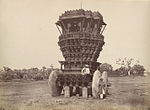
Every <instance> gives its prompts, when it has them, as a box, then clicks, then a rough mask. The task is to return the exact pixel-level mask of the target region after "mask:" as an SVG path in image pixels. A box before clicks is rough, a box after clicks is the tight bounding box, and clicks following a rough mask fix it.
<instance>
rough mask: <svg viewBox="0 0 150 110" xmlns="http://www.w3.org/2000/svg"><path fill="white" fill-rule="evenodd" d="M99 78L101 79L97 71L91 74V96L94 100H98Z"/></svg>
mask: <svg viewBox="0 0 150 110" xmlns="http://www.w3.org/2000/svg"><path fill="white" fill-rule="evenodd" d="M100 78H101V72H100V71H99V70H96V71H95V72H94V74H93V80H92V95H93V97H94V98H98V92H99V80H100Z"/></svg>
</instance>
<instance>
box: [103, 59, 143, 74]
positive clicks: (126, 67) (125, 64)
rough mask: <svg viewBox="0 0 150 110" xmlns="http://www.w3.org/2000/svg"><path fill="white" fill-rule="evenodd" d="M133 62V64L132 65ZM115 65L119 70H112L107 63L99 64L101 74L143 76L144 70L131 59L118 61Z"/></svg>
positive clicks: (137, 62)
mask: <svg viewBox="0 0 150 110" xmlns="http://www.w3.org/2000/svg"><path fill="white" fill-rule="evenodd" d="M133 62H134V64H133ZM116 64H117V65H118V66H119V68H117V69H115V70H113V67H112V65H110V64H108V63H103V64H101V68H100V69H101V72H102V71H104V70H105V71H107V72H108V75H109V76H144V73H145V68H144V66H143V65H140V64H139V61H135V60H134V59H132V58H126V57H125V58H124V59H118V60H117V61H116Z"/></svg>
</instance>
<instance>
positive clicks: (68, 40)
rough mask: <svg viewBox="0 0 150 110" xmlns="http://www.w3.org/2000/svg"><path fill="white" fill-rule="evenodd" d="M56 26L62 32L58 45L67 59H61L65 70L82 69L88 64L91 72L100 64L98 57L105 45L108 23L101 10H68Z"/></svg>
mask: <svg viewBox="0 0 150 110" xmlns="http://www.w3.org/2000/svg"><path fill="white" fill-rule="evenodd" d="M56 26H57V28H58V30H59V32H60V34H61V35H60V36H59V42H58V45H59V46H60V50H61V51H62V55H63V57H64V58H65V61H60V63H61V67H63V66H64V68H62V70H64V71H65V72H70V71H71V72H73V71H75V72H77V71H81V68H82V67H83V66H84V65H85V64H88V65H89V66H90V69H91V72H93V71H95V69H96V67H97V66H98V65H99V63H98V62H97V58H98V57H99V54H100V51H101V50H102V47H103V45H104V36H103V35H102V33H103V31H104V29H105V26H106V24H105V23H104V21H103V17H102V15H101V14H100V13H99V12H91V11H85V10H83V9H79V10H71V11H66V12H65V13H63V14H62V15H61V16H60V17H59V21H57V23H56Z"/></svg>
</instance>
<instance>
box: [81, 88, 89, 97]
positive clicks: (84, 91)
mask: <svg viewBox="0 0 150 110" xmlns="http://www.w3.org/2000/svg"><path fill="white" fill-rule="evenodd" d="M82 97H83V98H88V89H87V87H83V88H82Z"/></svg>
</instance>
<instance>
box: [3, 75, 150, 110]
mask: <svg viewBox="0 0 150 110" xmlns="http://www.w3.org/2000/svg"><path fill="white" fill-rule="evenodd" d="M149 80H150V77H139V76H137V77H134V78H133V77H110V78H109V82H110V83H111V87H109V95H108V96H107V97H106V98H105V99H103V100H99V99H93V98H92V97H91V98H88V99H83V98H82V97H75V96H73V97H70V98H64V97H63V96H59V97H51V96H50V93H49V86H48V83H47V81H25V80H14V81H7V82H2V81H1V82H0V110H45V109H46V110H72V109H73V110H77V109H79V110H150V92H149V91H150V85H149V82H150V81H149Z"/></svg>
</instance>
